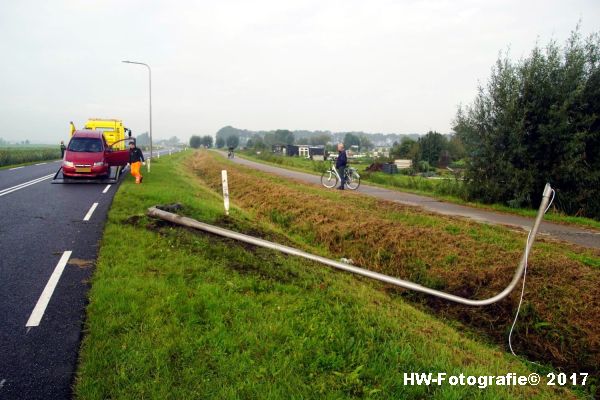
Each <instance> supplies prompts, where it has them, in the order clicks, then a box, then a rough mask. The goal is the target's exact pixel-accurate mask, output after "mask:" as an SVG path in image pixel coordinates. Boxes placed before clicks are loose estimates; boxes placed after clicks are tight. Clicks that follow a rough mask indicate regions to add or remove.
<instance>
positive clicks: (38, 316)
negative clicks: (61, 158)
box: [25, 251, 73, 327]
mask: <svg viewBox="0 0 600 400" xmlns="http://www.w3.org/2000/svg"><path fill="white" fill-rule="evenodd" d="M72 253H73V252H72V251H65V252H64V253H63V255H62V257H61V258H60V260H59V261H58V264H56V268H54V272H52V275H50V279H48V283H46V287H45V288H44V290H43V291H42V294H41V295H40V298H39V299H38V301H37V304H36V305H35V307H34V308H33V311H32V312H31V315H30V316H29V320H27V323H26V324H25V326H27V327H32V326H39V325H40V321H41V320H42V317H43V316H44V311H46V307H47V306H48V303H49V302H50V298H51V297H52V293H54V289H55V288H56V285H57V284H58V280H59V279H60V276H61V275H62V273H63V271H64V269H65V266H66V265H67V262H68V261H69V258H70V257H71V254H72Z"/></svg>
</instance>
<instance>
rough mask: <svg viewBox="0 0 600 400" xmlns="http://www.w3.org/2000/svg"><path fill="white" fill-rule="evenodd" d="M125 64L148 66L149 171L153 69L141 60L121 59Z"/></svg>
mask: <svg viewBox="0 0 600 400" xmlns="http://www.w3.org/2000/svg"><path fill="white" fill-rule="evenodd" d="M121 62H123V63H125V64H137V65H143V66H145V67H146V68H148V94H149V109H150V158H149V159H148V172H150V160H151V159H152V69H151V68H150V66H149V65H148V64H146V63H143V62H139V61H129V60H123V61H121Z"/></svg>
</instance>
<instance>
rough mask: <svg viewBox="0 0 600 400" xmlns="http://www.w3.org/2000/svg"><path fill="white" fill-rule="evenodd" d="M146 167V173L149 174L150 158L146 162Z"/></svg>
mask: <svg viewBox="0 0 600 400" xmlns="http://www.w3.org/2000/svg"><path fill="white" fill-rule="evenodd" d="M146 165H147V166H148V172H150V157H148V161H147V162H146Z"/></svg>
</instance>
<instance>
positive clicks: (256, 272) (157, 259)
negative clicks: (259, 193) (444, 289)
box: [75, 153, 575, 399]
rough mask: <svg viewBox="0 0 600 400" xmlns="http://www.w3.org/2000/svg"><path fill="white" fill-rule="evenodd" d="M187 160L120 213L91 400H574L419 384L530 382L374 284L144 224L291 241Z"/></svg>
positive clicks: (112, 231) (130, 190)
mask: <svg viewBox="0 0 600 400" xmlns="http://www.w3.org/2000/svg"><path fill="white" fill-rule="evenodd" d="M186 154H189V153H183V154H177V155H174V156H172V157H164V158H161V159H160V160H156V161H155V162H153V170H152V173H151V174H147V176H146V179H145V183H144V184H143V185H134V184H132V183H131V179H127V181H126V182H124V183H123V184H122V185H121V187H120V189H119V191H118V193H117V194H116V197H115V199H114V201H113V204H112V207H111V210H110V213H109V217H108V221H107V224H106V227H105V232H104V237H103V239H102V245H101V249H100V255H99V260H98V263H97V267H96V270H95V272H94V277H93V280H92V288H91V291H90V294H89V297H90V303H89V306H88V309H87V321H86V324H85V337H84V340H83V344H82V350H81V354H80V364H79V370H78V375H77V381H76V387H75V393H76V395H77V397H78V398H81V399H106V398H114V399H116V398H123V399H135V398H149V399H167V398H172V399H196V398H197V399H205V398H219V399H250V398H261V399H294V398H298V399H299V398H319V399H321V398H329V399H338V398H374V399H405V398H407V399H417V398H419V399H420V398H430V397H432V398H448V399H450V398H489V399H504V398H505V399H511V398H515V397H526V398H532V397H536V398H557V399H558V398H560V399H563V398H574V397H575V396H574V394H573V393H572V392H569V391H568V390H566V389H562V388H556V387H548V386H545V385H541V386H537V387H531V386H525V387H499V386H492V387H488V388H487V389H479V388H477V387H461V386H450V385H442V386H430V387H426V386H407V385H404V384H403V373H404V372H434V373H435V372H446V373H449V374H460V373H463V374H469V375H501V374H502V375H505V374H506V373H508V372H516V373H518V374H528V373H530V370H529V369H528V368H527V367H526V366H525V365H524V364H522V363H521V362H520V361H519V360H518V359H516V358H512V357H508V356H507V355H506V354H505V353H504V352H502V351H500V350H499V349H497V348H495V347H494V346H490V345H486V344H482V343H479V342H477V341H474V340H472V339H469V338H467V337H465V336H464V335H461V334H460V332H458V331H457V330H455V329H454V328H452V327H449V326H448V325H446V324H444V323H442V322H441V321H439V320H436V319H435V318H434V317H431V316H429V315H427V314H425V313H423V312H422V311H419V310H418V309H415V308H414V307H412V306H410V305H408V304H407V303H405V302H404V301H403V300H402V299H400V298H397V297H394V296H390V295H389V294H387V293H385V292H383V291H380V290H376V289H374V286H373V285H374V284H373V283H372V282H369V281H364V280H361V279H356V278H355V277H353V276H351V275H348V274H344V273H339V272H335V271H332V270H330V269H328V268H324V267H322V266H318V265H315V264H313V263H310V262H307V261H305V260H301V259H298V258H293V257H285V256H282V255H278V254H276V253H274V252H271V251H267V250H262V249H257V248H254V247H251V246H243V245H240V244H239V243H237V242H233V241H229V240H225V239H220V238H218V237H214V236H210V235H205V234H201V233H198V232H192V231H190V230H187V229H182V228H179V227H173V226H171V225H168V224H163V223H159V222H157V221H153V220H150V219H148V218H147V217H145V216H144V213H145V211H146V209H147V208H148V207H150V206H153V205H156V204H165V203H173V202H180V203H182V204H183V205H184V206H185V209H184V213H185V214H186V215H187V216H190V217H192V218H196V219H199V220H202V221H205V222H208V223H218V224H221V225H223V224H225V225H228V226H229V227H230V228H232V229H235V230H238V231H243V232H247V233H253V234H256V235H261V236H266V237H269V238H271V239H272V240H273V239H279V240H280V241H286V238H285V237H279V236H280V235H281V234H280V232H278V231H277V229H270V225H269V224H268V223H258V222H255V221H254V219H253V218H252V216H251V215H250V214H247V213H245V211H243V210H241V209H238V208H235V207H234V208H233V209H232V210H231V217H230V218H229V219H225V218H223V217H222V203H221V199H220V198H219V197H218V196H217V195H216V194H215V193H214V192H213V191H211V190H210V189H208V188H207V187H205V186H203V185H202V184H201V183H200V181H199V180H198V179H197V178H195V177H193V176H192V175H191V174H190V173H189V172H188V171H187V170H186V167H185V166H184V164H183V163H182V161H184V159H185V157H187V156H186Z"/></svg>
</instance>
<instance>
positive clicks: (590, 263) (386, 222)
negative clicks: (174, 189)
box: [194, 153, 600, 377]
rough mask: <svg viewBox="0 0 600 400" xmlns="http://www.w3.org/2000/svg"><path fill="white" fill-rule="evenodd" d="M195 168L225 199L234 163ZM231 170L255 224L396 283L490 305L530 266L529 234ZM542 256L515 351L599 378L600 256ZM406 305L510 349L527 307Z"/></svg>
mask: <svg viewBox="0 0 600 400" xmlns="http://www.w3.org/2000/svg"><path fill="white" fill-rule="evenodd" d="M194 161H195V168H196V170H197V171H198V174H199V176H201V177H203V179H204V180H205V181H206V182H208V184H209V185H211V187H213V188H215V189H217V188H218V186H219V185H220V175H219V171H220V169H222V168H227V165H228V164H227V163H226V161H224V160H223V159H222V158H220V157H219V156H218V155H217V154H216V153H212V156H211V157H208V156H205V157H198V158H197V159H195V160H194ZM229 165H231V163H229ZM230 169H231V178H230V179H231V182H232V187H235V193H234V194H233V196H234V198H235V199H236V202H237V204H238V205H240V206H242V207H244V208H245V209H246V210H247V211H248V212H253V213H254V218H255V219H256V220H260V221H266V222H270V223H273V224H276V225H278V226H279V227H280V228H281V229H283V230H284V231H285V232H286V233H287V235H288V236H292V237H294V238H295V240H296V241H297V242H298V243H301V244H302V245H304V246H308V247H318V249H320V250H322V251H324V252H325V253H324V254H325V255H331V256H333V257H347V258H352V259H354V260H355V261H356V262H357V263H358V265H362V266H366V267H368V268H369V269H375V270H377V271H380V272H384V273H387V274H389V275H393V276H399V277H402V278H407V279H409V280H412V281H416V282H418V283H421V284H423V285H426V286H430V287H434V288H438V289H442V290H445V291H448V292H451V293H455V294H459V295H463V296H466V297H477V298H486V297H490V296H492V295H494V294H496V293H498V292H500V291H501V290H502V289H504V287H505V286H506V285H507V284H508V282H509V280H510V279H511V277H512V274H513V272H514V268H515V267H516V264H517V262H518V260H519V258H520V256H521V251H522V247H523V245H524V241H525V234H524V233H523V232H522V231H520V230H519V231H514V232H513V231H510V230H508V229H506V228H503V227H498V226H489V225H485V224H478V223H475V222H472V221H466V220H464V219H461V218H451V217H443V216H440V215H437V214H432V213H426V212H423V211H422V210H421V209H419V208H412V207H407V206H401V205H398V204H395V203H389V202H385V201H380V200H377V199H374V198H372V197H369V196H362V195H358V194H355V193H352V192H347V193H339V192H338V191H329V190H325V189H323V188H322V187H320V186H316V187H315V186H312V185H306V184H298V183H297V182H293V181H290V180H287V179H285V178H280V177H277V176H273V175H268V174H264V173H261V172H258V171H255V170H249V169H247V168H240V167H238V166H236V167H235V168H233V166H232V167H230ZM534 249H535V251H534V253H533V254H532V256H531V257H530V263H529V264H530V268H531V269H530V273H529V274H528V285H527V291H526V302H525V303H524V307H523V311H522V314H521V319H520V321H519V324H518V325H517V329H518V330H517V331H516V336H515V341H514V343H517V344H516V346H517V348H518V352H519V353H520V354H525V355H526V356H527V357H529V358H530V359H534V360H540V361H545V362H547V363H551V364H553V365H554V366H556V367H560V368H564V369H565V370H566V371H580V370H582V369H583V370H585V371H588V372H593V373H594V374H595V376H596V377H597V376H598V375H599V371H598V366H599V365H600V337H599V333H600V321H598V320H597V319H596V318H595V317H594V316H595V315H600V303H599V302H598V301H597V299H598V298H600V287H599V285H598V284H597V283H598V281H600V268H598V267H599V266H600V251H597V250H596V251H594V250H588V249H584V248H580V247H577V246H574V245H568V244H559V243H556V242H552V241H550V240H543V239H542V238H539V239H538V243H537V244H536V246H535V247H534ZM406 295H407V296H408V297H410V298H411V299H414V300H415V301H417V302H423V304H424V305H425V306H427V307H428V308H429V309H430V310H431V311H432V312H435V313H437V314H439V315H442V316H444V317H447V318H450V319H452V320H454V321H460V322H462V323H465V324H467V325H468V326H469V327H470V328H471V329H472V330H474V331H476V332H477V333H478V334H480V335H483V336H485V337H487V338H488V339H490V340H493V341H495V342H497V343H498V344H501V345H505V344H506V334H507V332H508V330H509V327H510V324H511V322H512V318H513V313H514V310H515V309H516V307H517V301H518V292H517V291H515V292H514V293H512V295H511V296H510V297H509V298H507V299H505V300H503V301H501V302H498V303H496V304H494V305H492V306H489V307H483V308H472V307H461V306H457V305H449V304H448V303H446V302H441V301H438V300H436V299H435V298H431V297H422V296H414V295H412V294H411V293H407V294H406ZM517 338H520V339H517Z"/></svg>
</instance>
